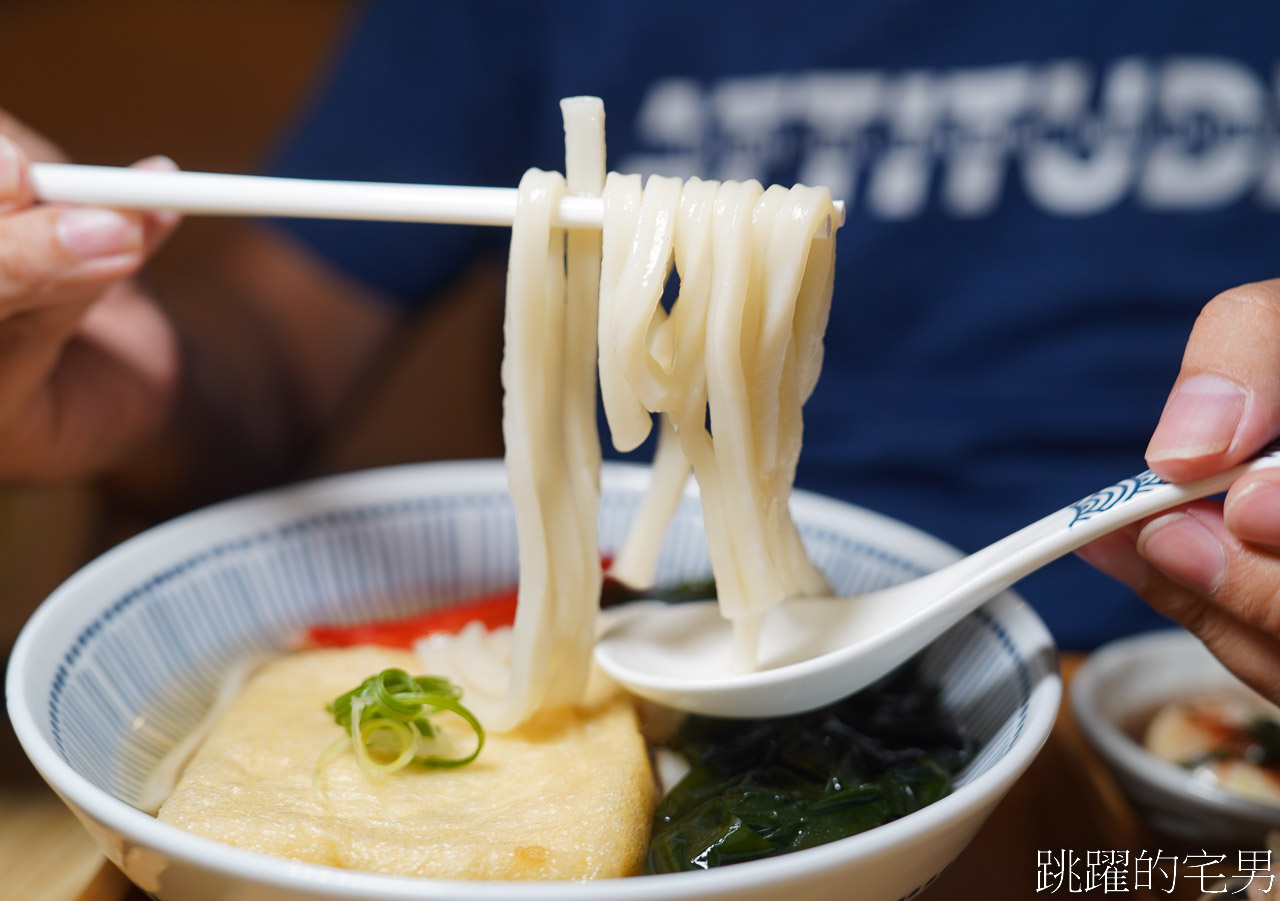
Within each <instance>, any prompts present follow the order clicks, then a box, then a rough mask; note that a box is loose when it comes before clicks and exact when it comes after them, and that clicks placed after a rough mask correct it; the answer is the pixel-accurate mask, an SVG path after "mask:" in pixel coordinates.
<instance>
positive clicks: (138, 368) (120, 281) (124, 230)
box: [0, 112, 177, 482]
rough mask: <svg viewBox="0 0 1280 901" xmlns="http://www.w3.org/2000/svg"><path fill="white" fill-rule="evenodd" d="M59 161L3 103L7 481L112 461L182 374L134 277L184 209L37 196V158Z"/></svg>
mask: <svg viewBox="0 0 1280 901" xmlns="http://www.w3.org/2000/svg"><path fill="white" fill-rule="evenodd" d="M61 158H62V157H61V154H60V153H59V152H58V151H57V149H56V148H55V147H53V145H51V144H50V143H49V142H48V141H46V140H45V139H43V138H42V137H40V136H39V135H37V134H35V133H34V132H32V131H31V130H30V129H28V128H26V127H25V126H23V125H22V124H21V123H20V122H17V121H16V120H15V119H13V118H12V117H10V116H7V115H5V114H4V113H3V112H0V482H12V481H19V480H21V481H30V480H40V479H53V478H68V477H74V476H81V475H86V474H90V473H94V472H97V471H100V470H102V469H104V468H105V467H107V466H109V465H111V464H112V463H114V462H116V461H117V460H118V459H119V458H120V457H121V456H122V455H123V454H125V453H126V452H127V451H128V450H129V448H131V447H132V446H134V445H135V444H136V443H137V442H139V441H141V440H142V439H144V438H145V437H147V436H148V435H149V434H150V433H151V432H152V431H154V430H155V428H156V427H157V426H158V424H159V423H160V421H161V420H162V418H163V416H164V414H165V410H166V406H167V404H168V402H169V398H170V397H171V395H172V392H173V388H174V384H175V382H176V378H177V350H176V342H175V339H174V336H173V331H172V329H171V328H170V326H169V323H168V321H167V320H166V318H165V317H164V315H163V314H162V313H161V312H160V310H159V309H158V307H157V306H156V305H155V304H154V303H153V302H152V300H151V299H150V298H149V297H148V296H147V294H146V293H145V291H143V290H142V289H141V288H140V287H139V286H138V285H137V284H136V283H135V282H134V281H133V280H132V276H133V275H134V274H135V273H137V271H138V269H139V268H140V267H141V266H142V264H143V262H144V260H145V259H146V258H147V256H148V255H149V254H150V253H151V252H152V251H153V250H154V249H155V248H156V247H157V246H158V245H159V244H160V243H161V242H162V241H163V240H164V238H165V237H167V236H168V234H169V233H170V232H171V231H172V230H173V228H174V227H175V226H176V225H177V217H176V216H173V215H170V214H140V213H126V212H120V211H115V210H107V209H92V208H79V207H68V206H62V205H51V204H37V203H36V202H35V196H34V192H33V189H32V183H31V176H30V170H29V163H30V161H31V160H39V161H54V160H59V159H61ZM139 165H143V166H151V167H172V166H173V164H172V163H171V162H169V161H168V160H165V159H161V158H155V159H151V160H147V161H144V162H143V163H140V164H139Z"/></svg>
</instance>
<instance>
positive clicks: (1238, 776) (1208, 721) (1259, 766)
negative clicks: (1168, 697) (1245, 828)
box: [1143, 691, 1280, 805]
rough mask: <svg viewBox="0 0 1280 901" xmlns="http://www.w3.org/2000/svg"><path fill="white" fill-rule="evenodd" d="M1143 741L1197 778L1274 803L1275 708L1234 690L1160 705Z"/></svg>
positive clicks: (1278, 770)
mask: <svg viewBox="0 0 1280 901" xmlns="http://www.w3.org/2000/svg"><path fill="white" fill-rule="evenodd" d="M1143 744H1144V745H1145V746H1146V748H1147V750H1149V751H1150V752H1151V753H1153V754H1155V755H1156V756H1157V757H1161V758H1163V759H1165V760H1168V761H1171V762H1173V763H1176V764H1178V765H1179V766H1183V767H1186V768H1187V769H1189V770H1191V772H1192V774H1193V775H1194V776H1195V778H1196V779H1198V780H1200V781H1203V782H1205V783H1207V784H1210V785H1216V786H1218V787H1219V788H1223V789H1226V790H1227V791H1230V792H1234V793H1235V794H1238V795H1241V796H1243V797H1246V798H1249V799H1251V800H1254V801H1260V802H1262V803H1265V804H1277V805H1280V709H1277V708H1276V707H1275V706H1274V705H1273V704H1270V703H1267V702H1266V701H1264V700H1262V699H1261V698H1259V697H1256V696H1254V695H1246V694H1245V693H1244V692H1243V691H1240V692H1231V693H1220V694H1214V695H1207V696H1204V697H1199V698H1190V699H1187V700H1181V701H1176V702H1174V703H1170V704H1166V705H1164V706H1163V707H1161V708H1160V709H1159V710H1157V711H1156V713H1155V715H1154V716H1153V717H1152V718H1151V721H1150V723H1148V724H1147V727H1146V729H1145V732H1144V735H1143Z"/></svg>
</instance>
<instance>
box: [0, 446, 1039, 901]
mask: <svg viewBox="0 0 1280 901" xmlns="http://www.w3.org/2000/svg"><path fill="white" fill-rule="evenodd" d="M647 480H648V475H647V471H646V470H644V469H640V468H636V467H627V466H611V467H607V468H606V471H605V473H604V479H603V485H604V498H603V501H602V504H601V514H600V528H601V546H602V547H604V548H611V547H614V546H616V544H617V543H618V541H619V540H620V538H621V536H622V534H623V532H624V529H625V526H626V523H627V521H628V519H629V516H630V514H631V512H632V511H633V510H634V508H635V506H636V504H637V502H638V500H639V498H640V496H641V492H642V490H643V488H644V486H645V484H646V483H647ZM793 506H794V511H795V516H796V520H797V522H798V524H799V525H800V528H801V531H802V533H803V534H804V537H805V540H806V542H807V544H808V546H809V547H810V549H811V552H812V554H813V556H814V559H815V561H816V562H817V563H818V565H820V566H821V567H822V568H823V569H824V570H825V571H826V572H827V574H828V575H829V577H830V578H831V580H832V582H833V584H834V587H835V588H836V589H837V590H838V591H841V592H854V591H860V590H865V589H869V588H874V587H879V586H881V585H885V584H890V583H893V582H896V581H900V580H902V579H905V578H908V577H910V576H913V575H915V574H918V573H919V572H921V571H923V570H928V569H932V568H935V567H937V566H939V565H941V564H943V563H945V562H947V561H949V560H951V559H953V557H954V556H955V552H954V551H953V550H952V549H950V548H948V547H947V546H946V545H943V544H942V543H941V542H938V541H937V540H935V539H932V538H930V537H928V536H926V535H924V534H922V533H920V532H918V531H916V530H914V529H911V528H909V527H907V526H904V525H901V524H899V523H896V522H894V521H891V520H888V519H885V518H884V517H881V516H877V515H875V514H872V513H868V512H867V511H864V510H861V509H858V508H856V507H852V506H849V505H846V504H841V503H837V502H834V501H831V500H827V499H824V498H820V497H816V496H813V495H805V494H798V495H797V496H796V498H795V499H794V505H793ZM706 573H707V563H706V551H705V541H704V539H703V536H702V530H701V525H700V514H699V508H698V504H697V501H696V499H695V498H694V497H692V496H689V497H687V498H686V500H685V502H684V503H683V504H682V506H681V508H680V510H679V512H678V514H677V517H676V520H675V521H674V522H673V526H672V529H671V531H670V533H669V535H668V539H667V541H666V544H665V547H664V551H663V558H662V563H661V574H662V579H663V580H664V581H670V580H676V579H681V578H686V577H692V576H695V575H705V574H706ZM515 575H516V545H515V531H514V524H513V518H512V512H511V508H510V502H509V500H508V496H507V490H506V480H505V476H504V474H503V471H502V469H501V464H500V463H498V462H496V461H493V462H481V463H461V464H430V465H422V466H409V467H401V468H394V469H386V470H378V471H373V472H367V473H358V474H354V475H349V476H341V477H337V478H332V479H326V480H322V481H317V482H313V483H309V484H304V485H300V486H296V487H291V488H286V489H282V490H278V491H273V492H269V493H266V494H262V495H258V496H254V497H250V498H246V499H243V500H238V501H233V502H230V503H226V504H222V505H220V506H217V507H213V508H210V509H208V510H204V511H201V512H197V513H194V514H191V515H188V516H185V517H182V518H180V519H177V520H175V521H173V522H171V523H168V524H166V525H163V526H161V527H159V528H156V529H154V530H152V531H150V532H147V533H145V534H143V535H141V536H138V537H137V538H134V539H132V540H131V541H128V542H126V543H125V544H123V545H121V546H120V547H118V548H116V549H115V550H113V551H111V552H110V553H108V554H106V555H105V556H103V557H102V558H100V559H99V560H97V561H95V562H94V563H92V564H90V565H89V566H87V567H85V569H83V570H82V571H81V572H79V573H78V574H76V575H75V576H74V577H72V578H71V579H70V580H69V581H68V582H67V583H66V584H65V585H63V586H62V587H61V588H60V589H58V591H57V592H55V593H54V594H53V596H51V597H50V598H49V599H48V600H47V601H46V602H45V603H44V605H43V606H42V607H41V608H40V609H39V611H37V613H36V614H35V616H33V617H32V619H31V621H30V622H29V623H28V625H27V626H26V628H25V629H24V631H23V633H22V635H21V637H20V638H19V640H18V643H17V645H16V647H15V649H14V652H13V657H12V661H11V664H10V667H9V673H8V681H7V685H6V693H7V696H8V705H9V712H10V716H11V717H12V719H13V723H14V726H15V728H16V730H17V733H18V737H19V738H20V740H21V741H22V744H23V747H24V748H25V749H26V751H27V753H28V754H29V755H30V757H31V759H32V761H33V762H34V763H35V765H36V766H37V767H38V768H39V770H40V772H41V773H43V774H44V776H45V778H46V779H47V780H48V781H49V783H50V784H51V785H52V786H53V787H54V788H55V789H56V790H57V791H58V792H59V793H60V794H61V795H62V797H63V798H64V799H65V800H66V802H67V804H68V805H69V806H70V807H71V809H72V810H73V811H75V813H76V814H77V816H79V818H80V819H81V821H82V822H83V823H84V824H85V826H86V828H87V829H88V830H89V832H90V833H91V834H92V835H93V836H94V837H95V838H96V839H97V841H98V842H99V843H100V844H101V846H102V848H103V850H104V851H105V852H106V854H107V856H108V857H110V858H111V860H112V861H114V862H115V863H116V864H117V865H119V866H120V867H121V868H122V869H123V870H124V871H125V872H126V873H127V874H128V875H129V876H130V877H131V878H132V879H133V880H134V881H135V882H137V883H138V884H139V885H140V886H141V887H142V888H144V889H145V890H147V891H149V892H151V893H153V894H154V895H155V896H156V897H157V898H161V899H167V901H206V899H208V901H212V899H215V898H217V899H225V898H237V899H246V901H253V899H266V898H272V899H302V898H307V899H315V898H350V899H408V898H415V899H443V898H451V899H464V901H481V899H485V901H550V899H570V901H588V899H593V901H603V899H611V901H628V899H631V901H657V899H661V901H678V899H709V898H734V899H737V901H747V899H765V898H776V897H778V896H779V895H781V894H782V893H784V892H785V893H786V896H787V898H788V899H789V901H801V899H809V898H812V899H818V898H830V897H835V896H837V895H839V896H843V895H845V894H846V893H847V890H848V888H849V887H850V886H855V885H856V886H858V897H859V898H860V899H862V901H897V899H902V898H906V897H910V896H911V895H913V894H915V893H916V892H918V891H919V890H920V889H921V888H922V887H923V886H924V885H927V884H928V883H929V882H930V881H932V879H933V878H934V877H935V876H936V875H937V874H938V873H939V872H940V871H941V870H942V868H943V867H945V866H946V865H947V863H949V862H950V861H951V860H952V859H953V858H954V857H955V856H956V855H957V854H958V853H959V852H960V850H961V849H962V848H963V847H964V846H965V844H966V843H967V842H968V841H969V839H970V838H971V837H972V836H973V834H974V832H975V831H976V830H977V829H978V827H979V826H980V825H981V824H982V822H983V820H984V819H985V818H986V816H987V814H988V813H990V811H991V809H992V807H994V806H995V804H996V802H997V801H998V800H999V799H1000V797H1001V796H1002V795H1003V794H1004V793H1005V791H1006V790H1007V789H1008V788H1009V786H1010V785H1011V784H1012V783H1013V782H1014V780H1015V779H1017V778H1018V776H1019V775H1020V774H1021V773H1022V772H1023V770H1025V769H1026V767H1027V765H1028V764H1029V763H1030V762H1031V760H1032V758H1033V757H1034V756H1035V754H1036V752H1037V751H1038V750H1039V748H1040V746H1041V744H1042V743H1043V742H1044V739H1045V738H1046V736H1047V735H1048V733H1049V730H1050V728H1051V727H1052V725H1053V721H1054V717H1055V714H1056V712H1057V708H1058V703H1059V700H1060V696H1061V683H1060V681H1059V679H1058V674H1057V666H1056V658H1055V654H1054V648H1053V645H1052V642H1051V640H1050V637H1049V634H1048V632H1047V631H1046V629H1045V628H1044V626H1043V624H1042V623H1041V622H1040V620H1039V619H1038V618H1037V617H1036V615H1035V614H1034V613H1033V612H1032V611H1031V609H1030V608H1029V607H1027V606H1026V605H1025V604H1023V603H1022V602H1021V601H1020V600H1018V599H1017V597H1015V596H1013V595H1012V594H1005V595H1003V596H1001V597H999V598H997V599H996V600H994V601H992V602H991V603H990V604H988V605H987V606H985V607H984V608H983V609H981V610H979V611H978V612H976V613H974V614H973V615H972V616H970V617H969V618H967V619H965V620H964V621H963V622H961V623H960V624H959V625H958V626H956V628H954V629H953V630H952V631H950V632H949V633H947V635H945V636H944V637H943V638H941V639H939V641H938V642H937V643H936V644H934V645H933V646H932V647H931V648H930V649H929V650H928V651H927V652H926V655H925V658H924V662H923V672H924V674H925V675H926V676H927V677H928V678H929V679H931V680H934V681H936V682H937V683H939V684H940V685H941V688H942V698H943V703H944V704H945V705H946V707H947V708H949V709H950V710H951V711H952V712H953V713H954V714H955V716H957V717H958V718H959V720H960V721H961V722H962V723H963V724H964V725H965V726H966V727H967V728H968V729H969V730H970V731H971V733H972V734H973V735H974V736H975V737H976V738H977V739H978V741H979V743H980V747H979V751H978V753H977V755H976V757H975V759H974V761H973V762H972V763H971V764H970V766H969V767H968V768H967V769H966V770H965V771H964V773H963V774H961V776H960V777H959V779H958V782H959V785H958V788H957V790H956V791H955V792H954V793H953V794H951V795H949V796H948V797H946V798H943V799H942V800H940V801H938V802H937V803H935V804H933V805H931V806H929V807H927V808H925V809H924V810H922V811H919V812H917V813H913V814H911V815H910V816H907V817H904V818H902V819H900V820H897V821H895V822H893V823H889V824H887V825H885V826H882V827H880V828H878V829H874V830H871V831H870V832H867V833H864V834H862V835H858V836H853V837H851V838H847V839H844V840H841V841H837V842H834V843H832V844H829V845H825V846H823V847H820V848H814V849H811V850H807V851H802V852H799V853H796V854H791V855H787V856H783V857H778V858H774V859H771V860H763V861H756V862H752V863H745V864H739V865H736V866H730V867H725V868H723V869H719V870H713V871H708V872H693V873H679V874H672V875H663V876H647V877H642V878H635V879H626V880H609V881H604V882H596V883H581V882H574V883H544V884H537V883H462V882H439V881H431V880H417V879H406V878H392V877H386V876H377V875H372V874H366V873H357V872H349V871H344V870H338V869H332V868H329V867H323V866H316V865H310V864H299V863H289V862H286V861H282V860H276V859H272V858H269V857H264V856H260V855H257V854H253V853H249V852H246V851H242V850H238V849H235V848H232V847H229V846H225V845H221V844H219V843H216V842H213V841H210V840H208V839H204V838H199V837H196V836H193V835H189V834H187V833H184V832H182V831H180V830H178V829H175V828H174V827H172V826H169V825H167V824H165V823H161V822H159V821H157V820H155V819H153V818H152V817H150V816H148V815H147V814H145V813H142V812H141V811H139V810H136V809H135V808H133V807H131V806H130V803H129V802H130V801H131V800H132V799H134V798H136V797H137V795H138V792H139V790H140V787H141V785H142V781H143V779H144V777H145V775H146V774H147V773H148V771H149V770H150V768H151V767H152V766H153V765H154V764H155V761H156V760H157V759H158V758H159V757H160V756H161V755H162V754H163V753H164V751H165V750H166V749H167V748H168V747H170V746H172V744H173V743H174V742H175V741H176V740H177V739H178V738H179V737H180V736H181V735H182V734H183V733H184V731H186V730H188V729H190V728H191V726H192V725H193V724H194V723H195V722H196V721H197V720H198V719H199V717H200V715H201V711H202V710H203V709H204V708H205V707H207V705H208V704H209V702H210V700H211V698H212V695H213V691H214V686H215V683H216V682H217V680H218V675H219V673H220V672H221V671H223V670H224V669H225V668H226V667H227V666H228V664H229V662H230V661H232V660H234V659H236V658H239V657H242V656H244V655H246V654H249V653H252V652H255V651H266V650H270V649H273V648H278V647H280V646H281V645H282V644H283V643H284V642H285V641H286V640H287V639H288V637H289V636H291V635H294V634H295V633H296V632H297V630H299V629H300V628H301V627H303V626H305V625H307V624H309V623H313V622H318V621H341V620H356V619H367V618H370V617H375V616H388V615H396V614H402V613H406V612H409V611H410V610H413V609H420V608H422V607H424V606H429V605H432V604H435V605H440V604H445V603H448V601H449V600H450V599H454V598H459V597H464V596H467V595H469V594H474V593H476V592H479V591H484V590H489V589H493V588H496V587H498V586H501V585H506V584H511V582H512V581H513V580H514V578H515ZM157 697H160V698H163V700H162V701H161V702H160V703H159V704H158V705H156V703H155V701H154V699H155V698H157ZM144 711H145V712H144Z"/></svg>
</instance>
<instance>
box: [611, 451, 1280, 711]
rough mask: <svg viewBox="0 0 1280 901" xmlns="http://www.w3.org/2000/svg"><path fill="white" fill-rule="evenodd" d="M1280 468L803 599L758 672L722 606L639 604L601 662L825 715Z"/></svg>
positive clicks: (642, 684) (623, 671) (638, 678)
mask: <svg viewBox="0 0 1280 901" xmlns="http://www.w3.org/2000/svg"><path fill="white" fill-rule="evenodd" d="M1277 466H1280V447H1278V446H1277V445H1271V446H1270V447H1268V448H1267V449H1266V450H1265V451H1264V452H1263V453H1262V454H1261V455H1259V456H1258V457H1255V458H1254V459H1252V460H1250V461H1249V462H1247V463H1242V464H1240V465H1239V466H1235V467H1232V468H1231V469H1228V470H1226V471H1225V472H1222V473H1219V474H1218V475H1216V476H1212V477H1210V478H1208V479H1203V480H1201V481H1198V482H1188V483H1182V484H1176V485H1175V484H1169V483H1167V482H1164V481H1162V480H1161V479H1160V478H1159V477H1158V476H1157V475H1155V474H1154V473H1153V472H1151V471H1150V470H1148V471H1146V472H1142V473H1139V474H1138V475H1136V476H1133V477H1132V478H1128V479H1124V480H1123V481H1121V482H1118V483H1116V484H1115V485H1112V486H1110V487H1108V488H1104V489H1103V490H1102V491H1098V492H1095V493H1093V494H1091V495H1089V496H1088V497H1086V498H1083V499H1082V500H1079V501H1077V502H1076V503H1074V504H1070V505H1069V506H1066V507H1064V508H1062V509H1061V510H1058V511H1057V512H1055V513H1052V514H1050V515H1049V516H1046V517H1044V518H1043V519H1041V520H1038V521H1037V522H1034V523H1032V524H1031V525H1029V526H1026V527H1025V528H1022V529H1020V530H1018V531H1017V532H1014V533H1013V534H1012V535H1009V536H1007V537H1005V538H1002V539H1000V540H999V541H997V542H995V543H994V544H991V545H988V546H987V547H985V548H983V549H982V550H980V551H977V552H976V553H973V554H970V555H969V556H968V557H964V558H963V559H961V560H958V561H956V562H955V563H952V564H951V565H949V566H946V567H944V568H942V569H939V570H937V571H936V572H933V573H929V574H928V575H925V576H921V577H920V578H917V579H912V580H911V581H909V582H904V583H901V584H899V585H894V586H892V587H890V588H884V589H881V590H879V591H872V592H868V593H865V594H859V595H855V596H853V597H831V598H792V599H789V600H787V601H786V602H784V603H782V604H780V605H778V606H777V607H775V608H774V609H773V610H770V611H769V613H768V614H766V617H765V621H764V625H763V628H762V629H761V630H760V634H761V638H760V644H759V647H758V649H757V656H756V663H757V668H756V669H755V670H754V671H752V672H745V673H736V672H734V671H733V668H732V665H731V648H732V645H733V640H732V639H733V624H732V623H731V622H729V621H728V620H725V619H723V618H722V617H721V616H720V615H719V612H718V609H717V607H716V604H715V602H714V601H706V602H701V603H697V604H680V605H667V604H661V603H657V602H652V603H645V604H640V605H636V607H635V609H633V610H632V611H631V612H629V613H628V614H627V615H625V616H623V617H621V618H620V619H619V620H618V621H617V622H615V623H614V624H613V625H612V627H611V628H610V629H609V630H608V631H606V632H605V633H604V635H603V636H602V637H601V639H600V641H599V642H598V643H597V644H596V661H597V662H598V663H599V664H600V666H601V667H602V668H603V669H604V670H605V671H606V672H608V673H609V674H610V675H611V676H613V678H614V679H616V680H617V681H618V682H620V683H621V684H622V685H624V686H626V687H627V689H629V690H630V691H632V692H633V693H635V694H637V695H640V696H641V697H644V698H648V699H650V700H653V701H657V702H658V703H661V704H665V705H667V706H669V707H674V708H677V709H680V710H687V711H689V712H691V713H701V714H706V715H710V716H725V717H768V716H785V715H788V714H793V713H800V712H803V711H806V710H812V709H815V708H817V707H822V706H824V705H826V704H829V703H831V702H833V701H836V700H839V699H840V698H843V697H845V696H847V695H849V694H852V693H853V692H855V691H857V690H858V689H860V688H863V687H864V686H866V685H868V684H869V683H871V682H873V681H875V680H876V679H878V678H879V677H881V676H883V675H885V674H886V673H888V672H889V671H890V670H892V669H893V668H894V667H896V666H898V665H899V664H901V663H903V662H904V661H905V660H907V659H908V658H909V657H911V655H913V654H914V653H916V652H917V651H919V650H921V649H922V648H924V647H925V645H927V644H929V642H931V641H933V639H935V638H937V637H938V636H939V635H941V634H942V633H943V632H945V631H946V630H947V629H949V628H950V627H951V626H953V625H954V624H955V623H956V622H958V621H959V620H960V619H962V618H963V617H964V616H965V615H966V614H968V613H969V612H970V611H972V610H974V609H975V608H977V607H978V606H979V605H981V604H982V603H984V602H985V601H987V600H989V599H990V598H992V597H994V596H995V595H996V594H998V593H999V592H1000V591H1002V590H1003V589H1005V588H1008V587H1009V586H1010V585H1012V584H1013V583H1014V582H1016V581H1018V580H1019V579H1021V578H1023V577H1024V576H1026V575H1028V574H1029V573H1031V572H1033V571H1035V570H1037V569H1039V568H1040V567H1042V566H1044V565H1045V564H1047V563H1049V562H1051V561H1053V560H1056V559H1057V558H1058V557H1061V556H1063V555H1064V554H1068V553H1070V552H1071V551H1073V550H1075V549H1076V548H1078V547H1080V546H1082V545H1084V544H1087V543H1088V542H1090V541H1093V540H1094V539H1095V538H1099V537H1101V536H1102V535H1105V534H1106V533H1108V532H1112V531H1114V530H1116V529H1118V528H1121V527H1122V526H1125V525H1128V524H1129V523H1132V522H1136V521H1137V520H1139V519H1143V518H1145V517H1147V516H1151V515H1153V514H1156V513H1159V512H1161V511H1162V510H1166V509H1169V508H1171V507H1176V506H1178V505H1180V504H1184V503H1187V502H1188V501H1192V500H1196V499H1197V498H1201V497H1207V496H1209V495H1212V494H1217V493H1219V492H1221V491H1224V490H1226V489H1227V488H1229V487H1230V486H1231V484H1232V483H1234V482H1235V481H1236V479H1238V478H1240V476H1242V475H1244V474H1245V473H1247V472H1253V471H1256V470H1260V469H1270V468H1274V467H1277Z"/></svg>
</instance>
